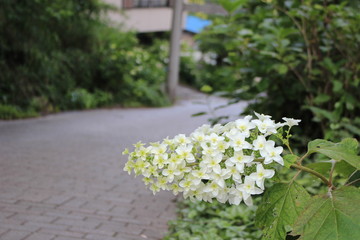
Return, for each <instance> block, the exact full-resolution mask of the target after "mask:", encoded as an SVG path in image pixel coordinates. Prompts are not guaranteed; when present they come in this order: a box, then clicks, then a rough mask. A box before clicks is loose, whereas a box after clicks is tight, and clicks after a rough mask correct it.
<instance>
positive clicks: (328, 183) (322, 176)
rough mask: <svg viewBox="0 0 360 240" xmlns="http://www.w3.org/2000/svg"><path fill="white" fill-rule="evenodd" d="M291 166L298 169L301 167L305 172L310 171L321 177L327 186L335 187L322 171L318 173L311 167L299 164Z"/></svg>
mask: <svg viewBox="0 0 360 240" xmlns="http://www.w3.org/2000/svg"><path fill="white" fill-rule="evenodd" d="M291 167H293V168H296V169H299V170H301V171H305V172H308V173H311V174H312V175H314V176H316V177H318V178H320V179H321V180H322V181H323V182H324V183H325V184H326V185H327V186H329V187H330V188H331V189H334V188H335V187H334V186H333V185H332V183H331V182H330V181H329V180H328V179H327V178H326V177H325V176H324V175H322V174H321V173H318V172H316V171H314V170H312V169H310V168H307V167H304V166H301V165H298V164H291Z"/></svg>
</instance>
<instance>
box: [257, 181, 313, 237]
mask: <svg viewBox="0 0 360 240" xmlns="http://www.w3.org/2000/svg"><path fill="white" fill-rule="evenodd" d="M309 199H310V195H309V194H308V193H307V191H306V190H305V189H304V188H303V187H302V186H301V185H299V184H297V183H296V182H294V181H291V182H290V183H289V184H284V183H277V184H275V185H274V186H272V187H271V188H269V189H268V190H267V191H266V193H265V194H264V196H263V198H262V203H261V204H260V206H259V208H258V210H257V212H256V224H257V226H259V227H261V228H264V232H263V234H264V235H263V239H266V240H271V239H274V240H278V239H285V237H286V235H287V232H290V231H291V226H292V225H293V224H294V222H295V220H296V219H297V217H298V216H299V215H300V214H301V212H302V210H303V208H304V206H305V204H306V203H307V202H308V201H309Z"/></svg>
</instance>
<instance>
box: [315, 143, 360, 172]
mask: <svg viewBox="0 0 360 240" xmlns="http://www.w3.org/2000/svg"><path fill="white" fill-rule="evenodd" d="M358 145H359V143H358V142H357V140H356V139H354V138H345V139H344V140H342V141H341V142H339V143H333V142H329V141H326V140H323V139H316V140H314V141H311V142H309V143H308V153H309V154H311V153H314V152H317V153H321V154H324V155H325V156H327V157H329V158H332V159H334V160H336V161H341V160H344V161H346V162H347V163H349V164H350V165H352V166H354V167H355V168H357V169H360V156H358V155H356V153H357V148H358Z"/></svg>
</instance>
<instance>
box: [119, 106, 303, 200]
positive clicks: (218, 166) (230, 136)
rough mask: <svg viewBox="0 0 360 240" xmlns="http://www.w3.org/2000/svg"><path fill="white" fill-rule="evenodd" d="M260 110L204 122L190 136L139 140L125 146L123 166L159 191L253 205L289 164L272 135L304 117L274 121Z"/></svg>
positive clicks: (193, 197)
mask: <svg viewBox="0 0 360 240" xmlns="http://www.w3.org/2000/svg"><path fill="white" fill-rule="evenodd" d="M255 115H256V116H257V119H252V117H251V116H246V117H245V118H244V119H238V120H236V121H233V122H229V123H227V124H226V125H224V126H223V125H220V124H217V125H215V126H213V127H210V125H203V126H201V127H199V128H198V129H196V130H195V131H194V132H193V133H192V134H191V135H190V136H189V137H187V136H185V135H184V134H179V135H177V136H175V137H174V138H173V139H169V138H166V139H164V140H163V141H162V142H156V143H151V144H150V146H145V145H144V144H142V143H141V142H139V143H137V144H135V150H134V151H133V152H131V153H129V151H128V150H125V151H124V154H129V160H128V162H127V163H126V165H125V167H124V170H125V171H127V172H128V173H129V174H130V173H131V172H132V171H134V172H135V174H136V175H143V176H144V178H143V181H144V183H145V184H146V185H149V186H150V189H151V190H152V191H153V193H154V194H155V193H156V192H158V191H160V190H161V189H162V190H171V191H173V193H174V194H178V193H179V192H183V195H184V197H185V198H188V197H189V198H190V199H192V200H194V199H197V200H203V201H209V202H211V201H212V200H213V199H217V200H218V201H219V202H222V203H225V202H229V203H230V204H236V205H238V204H240V202H241V201H244V202H245V204H247V205H252V198H251V196H252V195H256V194H261V193H262V192H263V191H264V181H265V179H269V178H272V177H273V176H274V174H275V170H274V167H275V166H276V165H277V164H280V165H284V162H283V158H282V157H281V153H282V152H283V148H282V147H281V146H276V145H275V142H274V141H273V140H269V137H270V136H271V135H276V134H279V133H278V129H280V128H282V127H284V126H286V125H287V126H288V127H289V128H291V127H292V126H294V125H298V123H299V122H300V120H295V119H290V118H283V119H284V120H285V122H284V123H275V121H274V120H272V119H271V117H270V116H268V115H263V114H258V113H255ZM278 136H279V135H278ZM272 163H274V164H272Z"/></svg>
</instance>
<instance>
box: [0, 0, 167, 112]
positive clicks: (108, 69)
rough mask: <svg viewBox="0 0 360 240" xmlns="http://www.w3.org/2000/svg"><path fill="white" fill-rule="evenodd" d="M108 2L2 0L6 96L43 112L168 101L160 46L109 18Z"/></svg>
mask: <svg viewBox="0 0 360 240" xmlns="http://www.w3.org/2000/svg"><path fill="white" fill-rule="evenodd" d="M109 9H111V7H110V6H107V5H105V4H104V3H103V2H102V1H100V0H80V1H78V0H54V1H49V0H29V1H12V0H0V72H1V74H0V103H2V104H6V105H15V106H19V107H20V108H22V109H27V108H33V109H34V110H36V111H39V112H52V111H58V110H66V109H74V108H92V107H97V106H104V105H110V104H121V105H126V104H127V103H129V102H131V103H136V104H137V105H150V106H159V105H160V106H162V105H166V104H168V100H167V99H166V97H165V96H164V94H163V93H162V91H161V89H162V85H163V83H164V80H165V65H164V64H163V62H162V61H160V60H159V59H158V55H159V54H157V53H155V52H153V53H151V54H149V53H148V51H147V50H145V49H144V48H141V47H140V46H139V45H138V41H137V39H136V36H135V34H134V33H133V32H121V28H120V27H116V28H115V27H110V26H108V25H107V24H106V23H105V22H104V21H103V20H102V19H101V15H103V14H104V13H105V12H106V11H107V10H109ZM119 29H120V31H119ZM159 51H160V50H158V52H159ZM71 96H73V98H71Z"/></svg>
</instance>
